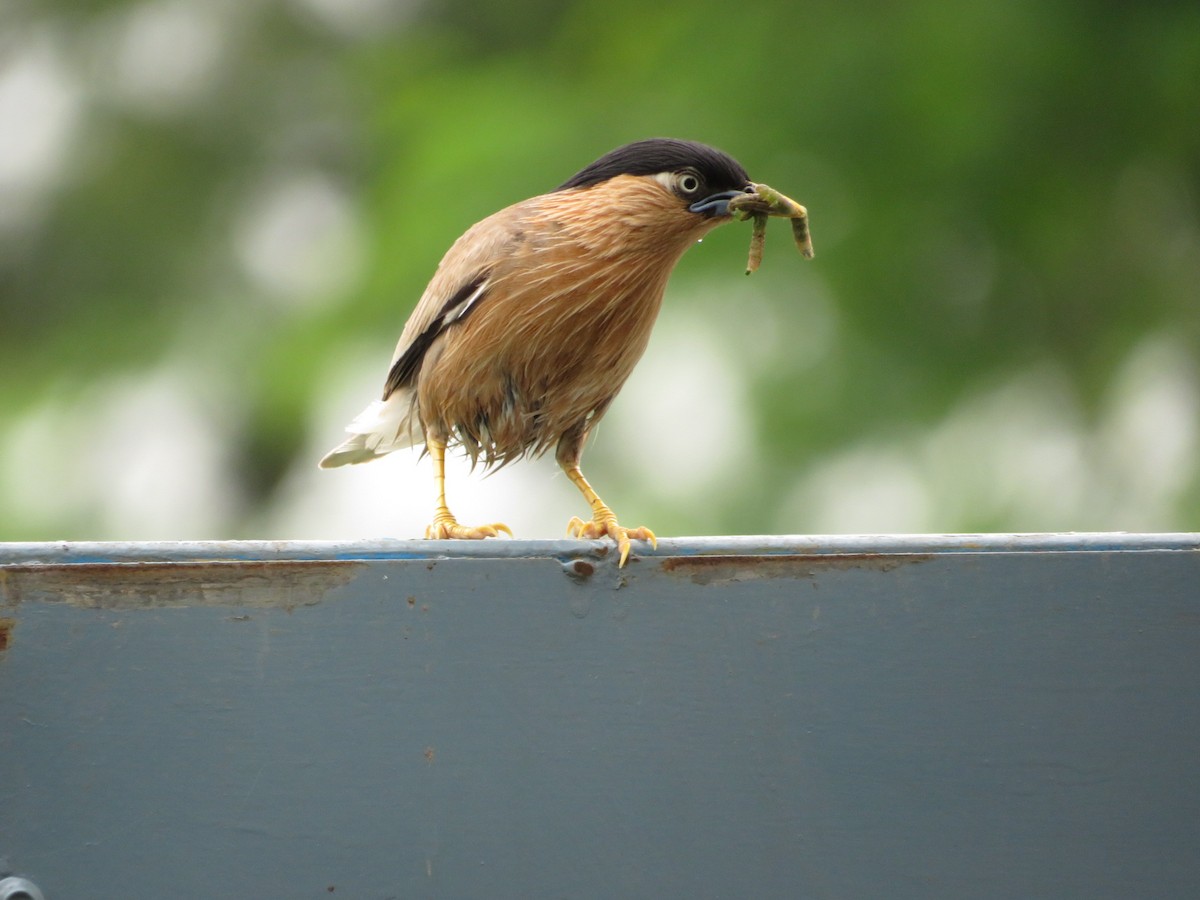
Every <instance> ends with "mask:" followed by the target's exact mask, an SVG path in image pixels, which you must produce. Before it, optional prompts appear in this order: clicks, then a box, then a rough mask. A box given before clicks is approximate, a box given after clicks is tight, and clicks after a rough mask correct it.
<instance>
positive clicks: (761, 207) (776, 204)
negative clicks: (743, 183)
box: [701, 184, 813, 275]
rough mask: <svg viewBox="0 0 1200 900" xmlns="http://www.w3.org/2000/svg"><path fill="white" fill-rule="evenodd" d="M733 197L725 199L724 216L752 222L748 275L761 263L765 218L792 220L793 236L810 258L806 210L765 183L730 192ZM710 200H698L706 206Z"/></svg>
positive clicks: (809, 237) (811, 251)
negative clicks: (751, 220) (742, 191)
mask: <svg viewBox="0 0 1200 900" xmlns="http://www.w3.org/2000/svg"><path fill="white" fill-rule="evenodd" d="M730 193H732V194H733V196H731V197H728V198H727V199H724V200H723V201H722V202H724V204H725V208H726V214H727V215H731V216H734V217H736V218H738V219H741V220H742V221H743V222H744V221H745V220H746V219H754V231H753V233H752V234H751V236H750V258H749V260H748V261H747V262H746V274H747V275H749V274H750V273H751V272H753V271H754V270H755V269H757V268H758V266H759V263H761V262H762V251H763V243H764V242H765V241H766V238H767V219H768V218H770V217H771V216H775V217H776V218H781V219H791V220H792V236H793V237H794V238H795V239H796V246H797V247H798V248H799V250H800V252H801V253H802V254H803V255H804V258H805V259H812V257H813V245H812V235H811V234H809V231H808V210H806V209H805V208H804V207H803V206H801V205H800V204H799V203H797V202H796V201H795V200H793V199H792V198H791V197H787V196H785V195H784V194H781V193H780V192H779V191H777V190H775V189H774V188H773V187H771V186H770V185H766V184H751V185H750V189H749V190H748V191H746V192H744V193H737V192H730ZM712 199H713V198H711V197H710V198H708V200H703V201H701V202H702V203H707V202H709V200H712Z"/></svg>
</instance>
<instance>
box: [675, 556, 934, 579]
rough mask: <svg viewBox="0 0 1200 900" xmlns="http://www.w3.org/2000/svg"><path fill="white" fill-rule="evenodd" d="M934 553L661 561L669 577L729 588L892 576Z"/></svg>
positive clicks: (695, 557)
mask: <svg viewBox="0 0 1200 900" xmlns="http://www.w3.org/2000/svg"><path fill="white" fill-rule="evenodd" d="M932 558H933V554H931V553H840V554H836V555H824V554H821V555H815V554H767V555H752V556H677V557H671V558H669V559H664V560H663V561H662V570H663V571H664V572H666V573H667V574H669V575H682V576H685V577H687V578H690V579H691V581H692V583H693V584H729V583H730V582H735V581H756V580H761V579H776V578H813V577H815V576H817V575H818V574H820V573H821V572H827V571H832V570H840V569H869V570H873V571H876V572H890V571H891V570H892V569H896V568H899V567H900V566H906V565H911V564H913V563H920V562H926V561H928V560H930V559H932Z"/></svg>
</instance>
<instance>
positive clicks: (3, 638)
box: [0, 616, 17, 653]
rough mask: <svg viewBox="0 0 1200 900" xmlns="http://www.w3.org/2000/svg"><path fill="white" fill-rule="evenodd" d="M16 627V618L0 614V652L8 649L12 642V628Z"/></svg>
mask: <svg viewBox="0 0 1200 900" xmlns="http://www.w3.org/2000/svg"><path fill="white" fill-rule="evenodd" d="M16 627H17V620H16V619H10V618H7V617H4V616H0V653H3V652H4V651H5V650H7V649H8V647H9V645H10V644H11V643H12V633H13V629H14V628H16Z"/></svg>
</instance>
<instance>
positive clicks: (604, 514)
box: [567, 506, 658, 568]
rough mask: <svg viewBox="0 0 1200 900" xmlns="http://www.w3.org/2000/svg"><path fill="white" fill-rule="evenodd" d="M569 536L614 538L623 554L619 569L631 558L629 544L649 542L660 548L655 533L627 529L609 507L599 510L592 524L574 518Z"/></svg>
mask: <svg viewBox="0 0 1200 900" xmlns="http://www.w3.org/2000/svg"><path fill="white" fill-rule="evenodd" d="M567 534H568V535H570V536H571V537H573V538H578V539H580V540H594V539H596V538H602V537H610V538H612V539H613V540H614V541H616V542H617V550H618V551H620V553H621V561H620V563H619V564H618V568H620V567H621V566H624V565H625V560H627V559H628V558H629V542H630V541H631V540H632V541H649V542H650V546H651V547H657V546H658V538H656V537H655V536H654V532H653V531H651V530H650V529H649V528H626V527H625V526H624V525H620V524H618V523H617V517H616V516H615V515H614V514H613V511H612V510H611V509H609V508H608V507H607V506H601V507H600V508H599V509H597V510H596V513H595V515H594V516H593V517H592V520H591V521H590V522H585V521H584V520H583V519H581V518H579V516H572V517H571V521H570V522H568V523H567Z"/></svg>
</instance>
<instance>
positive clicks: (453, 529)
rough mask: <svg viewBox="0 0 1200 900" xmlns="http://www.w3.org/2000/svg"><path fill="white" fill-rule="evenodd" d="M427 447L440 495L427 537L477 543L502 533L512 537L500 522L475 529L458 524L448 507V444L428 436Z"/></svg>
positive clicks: (434, 481) (426, 438)
mask: <svg viewBox="0 0 1200 900" xmlns="http://www.w3.org/2000/svg"><path fill="white" fill-rule="evenodd" d="M425 446H426V447H427V448H428V450H429V455H430V457H431V458H432V459H433V483H434V484H435V485H437V495H438V502H437V509H436V510H435V511H434V513H433V524H432V525H430V526H429V527H428V528H426V529H425V537H427V538H430V539H432V540H444V539H446V538H454V539H459V540H472V541H477V540H480V539H482V538H489V537H496V536H497V535H498V534H499V533H500V532H501V531H503V532H505V533H506V534H507V535H508V536H509V537H512V531H511V530H510V529H509V527H508V526H507V525H503V524H501V523H500V522H495V523H493V524H491V525H478V526H476V527H474V528H471V527H469V526H466V525H459V524H458V520H457V519H455V518H454V514H453V513H451V512H450V507H448V506H446V442H445V441H444V440H442V439H440V438H437V437H434V436H433V435H430V434H427V435H426V436H425Z"/></svg>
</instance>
